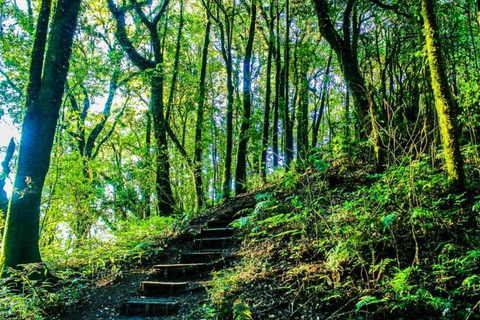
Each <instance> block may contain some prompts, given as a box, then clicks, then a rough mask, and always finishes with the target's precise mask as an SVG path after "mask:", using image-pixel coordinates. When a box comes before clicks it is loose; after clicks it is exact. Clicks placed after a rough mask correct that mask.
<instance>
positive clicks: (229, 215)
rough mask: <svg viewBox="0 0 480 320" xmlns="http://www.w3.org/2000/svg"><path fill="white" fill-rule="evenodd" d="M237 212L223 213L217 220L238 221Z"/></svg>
mask: <svg viewBox="0 0 480 320" xmlns="http://www.w3.org/2000/svg"><path fill="white" fill-rule="evenodd" d="M236 216H237V212H230V213H222V214H219V215H218V216H216V217H215V218H216V219H217V220H236V219H238V218H237V217H236Z"/></svg>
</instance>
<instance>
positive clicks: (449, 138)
mask: <svg viewBox="0 0 480 320" xmlns="http://www.w3.org/2000/svg"><path fill="white" fill-rule="evenodd" d="M421 5H422V9H421V11H422V12H421V14H422V17H423V23H424V31H425V40H426V47H427V51H428V62H429V66H430V74H431V86H432V89H433V94H434V99H435V108H436V110H437V115H438V122H439V125H440V133H441V136H442V144H443V150H444V153H445V161H446V165H447V173H448V179H449V181H450V183H451V184H452V186H454V187H455V188H457V190H458V191H462V190H463V189H464V187H465V173H464V171H463V158H462V154H461V152H460V145H459V141H458V128H457V124H456V108H457V106H456V103H455V100H454V98H453V96H452V92H451V91H450V86H449V84H448V80H447V75H446V72H445V64H444V61H443V57H442V51H441V44H440V35H439V33H438V31H439V29H438V26H437V22H436V20H435V13H434V0H422V1H421Z"/></svg>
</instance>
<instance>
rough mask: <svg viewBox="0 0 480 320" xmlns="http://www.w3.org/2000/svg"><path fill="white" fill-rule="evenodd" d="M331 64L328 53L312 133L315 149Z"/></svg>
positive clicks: (330, 57)
mask: <svg viewBox="0 0 480 320" xmlns="http://www.w3.org/2000/svg"><path fill="white" fill-rule="evenodd" d="M331 64H332V54H331V53H330V55H329V57H328V62H327V68H326V69H325V74H324V76H323V85H322V92H321V95H322V97H321V100H320V108H319V109H318V114H315V118H314V119H313V120H314V126H313V133H312V148H316V147H317V142H318V130H319V129H320V123H321V122H322V116H323V111H324V109H325V101H326V98H327V95H328V84H329V83H330V66H331Z"/></svg>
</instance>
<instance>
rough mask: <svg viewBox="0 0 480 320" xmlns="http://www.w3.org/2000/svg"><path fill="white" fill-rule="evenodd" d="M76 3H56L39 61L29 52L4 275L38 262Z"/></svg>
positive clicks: (77, 0) (69, 0)
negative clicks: (42, 210) (42, 209)
mask: <svg viewBox="0 0 480 320" xmlns="http://www.w3.org/2000/svg"><path fill="white" fill-rule="evenodd" d="M44 2H45V1H44ZM46 2H50V1H48V0H47V1H46ZM80 3H81V0H59V1H58V3H57V7H56V11H55V14H54V19H53V23H52V25H51V29H50V36H49V40H48V46H47V48H48V49H47V51H46V54H45V57H44V59H43V58H42V59H38V58H39V57H40V55H39V54H38V52H36V51H35V50H36V49H39V50H40V51H41V50H42V49H41V48H34V51H33V52H32V66H31V68H30V70H31V73H30V82H31V83H30V84H29V88H30V90H28V91H27V100H26V101H27V102H26V113H25V118H24V120H23V125H22V137H21V139H20V151H19V158H18V168H17V175H16V177H15V184H14V188H15V190H17V191H16V192H14V193H13V195H12V199H11V202H10V208H9V212H8V216H7V222H6V228H5V236H4V242H3V247H2V257H1V259H0V260H2V261H3V268H2V269H3V270H5V268H8V267H12V268H15V267H17V266H18V265H19V264H25V263H34V262H40V261H41V258H40V250H39V246H38V239H39V224H40V201H41V195H42V189H43V185H44V183H45V176H46V174H47V172H48V168H49V165H50V154H51V150H52V145H53V138H54V135H55V129H56V125H57V120H58V114H59V109H60V106H61V103H62V96H63V92H64V87H65V82H66V78H67V73H68V68H69V58H70V54H71V51H72V42H73V35H74V33H75V29H76V26H77V17H78V12H79V7H80ZM42 6H43V3H42ZM41 18H43V16H42V14H41V15H40V17H39V19H41ZM42 25H43V23H42V21H40V20H39V23H38V24H37V27H38V28H42ZM37 31H38V30H37ZM40 46H42V45H40ZM43 46H44V45H43ZM37 63H38V64H43V66H44V67H43V69H42V70H43V74H42V76H41V77H38V73H37V72H38V70H40V69H41V67H40V66H38V65H34V64H37Z"/></svg>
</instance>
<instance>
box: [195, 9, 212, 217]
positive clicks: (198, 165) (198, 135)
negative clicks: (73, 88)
mask: <svg viewBox="0 0 480 320" xmlns="http://www.w3.org/2000/svg"><path fill="white" fill-rule="evenodd" d="M211 28H212V23H211V21H210V18H208V21H207V26H206V29H205V39H204V41H203V49H202V69H201V71H200V84H199V88H200V92H199V97H198V108H197V123H196V125H195V160H194V161H195V190H196V193H197V206H198V208H200V207H202V206H203V203H204V195H203V190H202V184H203V182H202V151H203V147H202V131H203V115H204V112H205V110H204V108H205V96H206V84H205V82H206V77H207V62H208V46H209V45H210V30H211Z"/></svg>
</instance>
